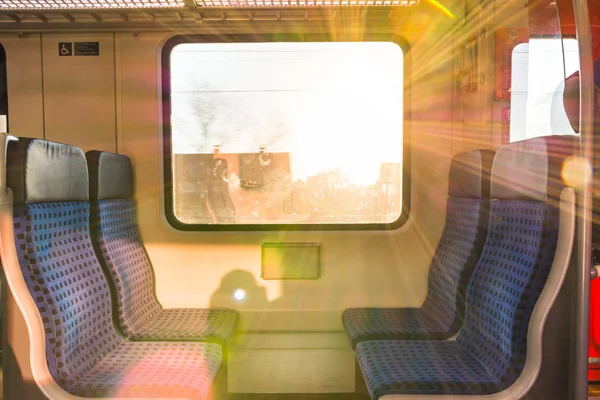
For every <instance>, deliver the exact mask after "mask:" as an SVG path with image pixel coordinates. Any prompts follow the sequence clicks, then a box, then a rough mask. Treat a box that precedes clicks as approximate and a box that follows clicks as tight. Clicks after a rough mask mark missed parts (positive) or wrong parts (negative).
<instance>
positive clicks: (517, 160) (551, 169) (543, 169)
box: [491, 136, 577, 201]
mask: <svg viewBox="0 0 600 400" xmlns="http://www.w3.org/2000/svg"><path fill="white" fill-rule="evenodd" d="M576 146H577V138H576V137H575V136H546V137H539V138H533V139H527V140H523V141H520V142H515V143H510V144H507V145H504V146H502V147H500V148H499V149H498V150H497V151H496V157H495V158H494V165H493V167H492V188H491V197H492V199H501V200H538V201H558V199H559V197H560V192H561V190H562V189H563V188H564V187H565V186H566V185H565V183H564V182H563V179H562V175H561V174H562V168H563V164H564V161H565V159H567V158H568V157H570V156H572V155H573V154H574V150H575V148H576Z"/></svg>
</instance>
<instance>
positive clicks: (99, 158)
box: [85, 150, 133, 201]
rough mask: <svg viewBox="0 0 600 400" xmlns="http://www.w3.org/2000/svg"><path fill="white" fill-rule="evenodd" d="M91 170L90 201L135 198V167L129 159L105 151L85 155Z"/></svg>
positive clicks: (93, 151)
mask: <svg viewBox="0 0 600 400" xmlns="http://www.w3.org/2000/svg"><path fill="white" fill-rule="evenodd" d="M85 156H86V158H87V162H88V167H89V170H90V200H91V201H96V200H107V199H131V198H133V167H132V165H131V160H130V159H129V157H127V156H124V155H122V154H114V153H108V152H105V151H96V150H92V151H88V152H87V153H85Z"/></svg>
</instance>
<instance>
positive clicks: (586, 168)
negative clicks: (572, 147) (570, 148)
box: [562, 157, 592, 189]
mask: <svg viewBox="0 0 600 400" xmlns="http://www.w3.org/2000/svg"><path fill="white" fill-rule="evenodd" d="M562 178H563V180H564V181H565V183H566V184H567V185H569V186H572V187H574V188H576V189H582V188H583V187H584V186H585V185H587V184H588V183H589V182H590V180H591V179H592V166H591V165H590V164H589V163H588V162H587V161H586V160H584V159H583V158H581V157H569V158H567V159H566V160H565V162H564V164H563V168H562Z"/></svg>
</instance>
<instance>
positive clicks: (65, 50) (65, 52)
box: [58, 42, 73, 57]
mask: <svg viewBox="0 0 600 400" xmlns="http://www.w3.org/2000/svg"><path fill="white" fill-rule="evenodd" d="M58 55H59V56H60V57H68V56H72V55H73V43H71V42H61V43H59V44H58Z"/></svg>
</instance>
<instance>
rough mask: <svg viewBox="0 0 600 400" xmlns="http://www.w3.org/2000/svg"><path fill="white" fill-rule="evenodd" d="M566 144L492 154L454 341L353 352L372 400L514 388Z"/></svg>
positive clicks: (546, 265) (562, 140)
mask: <svg viewBox="0 0 600 400" xmlns="http://www.w3.org/2000/svg"><path fill="white" fill-rule="evenodd" d="M573 144H574V142H573V140H572V137H560V136H557V137H550V138H537V139H531V140H527V141H523V142H517V143H513V144H509V145H506V146H504V147H502V148H500V149H499V150H498V152H497V153H496V157H495V161H494V166H493V169H492V184H491V196H492V199H493V200H492V202H491V206H490V221H489V227H488V233H487V238H486V242H485V246H484V249H483V252H482V254H481V258H480V260H479V262H478V263H477V266H476V268H475V270H474V272H473V275H472V277H471V280H470V282H469V285H468V290H467V297H466V308H465V319H464V324H463V327H462V330H461V332H460V334H459V335H458V337H457V339H456V341H398V340H388V341H380V340H379V341H368V342H361V343H359V344H358V346H357V347H356V357H357V361H358V364H359V366H360V369H361V371H362V373H363V376H364V378H365V381H366V384H367V387H368V389H369V393H370V395H371V398H372V399H377V398H379V397H381V396H383V395H386V394H444V395H448V394H468V395H477V394H479V395H483V394H489V393H495V392H499V391H502V390H504V389H505V388H507V387H509V386H510V385H511V384H512V383H514V382H515V380H516V379H517V378H518V376H519V375H520V374H521V372H522V371H523V368H524V365H525V360H526V357H527V331H528V326H529V319H530V317H531V314H532V312H533V309H534V306H535V304H536V302H537V300H538V298H539V296H540V294H541V292H542V289H543V288H544V285H545V282H546V279H547V277H548V275H549V273H550V270H551V267H552V265H553V260H554V256H555V251H556V246H557V241H558V226H559V225H558V222H559V210H558V205H557V199H558V197H559V193H560V189H561V188H562V180H561V178H560V170H561V167H562V161H564V159H565V157H567V156H568V155H569V154H571V152H572V149H573ZM507 171H508V172H507ZM517 173H518V174H519V175H520V177H519V178H515V174H517ZM512 178H514V179H512Z"/></svg>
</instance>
